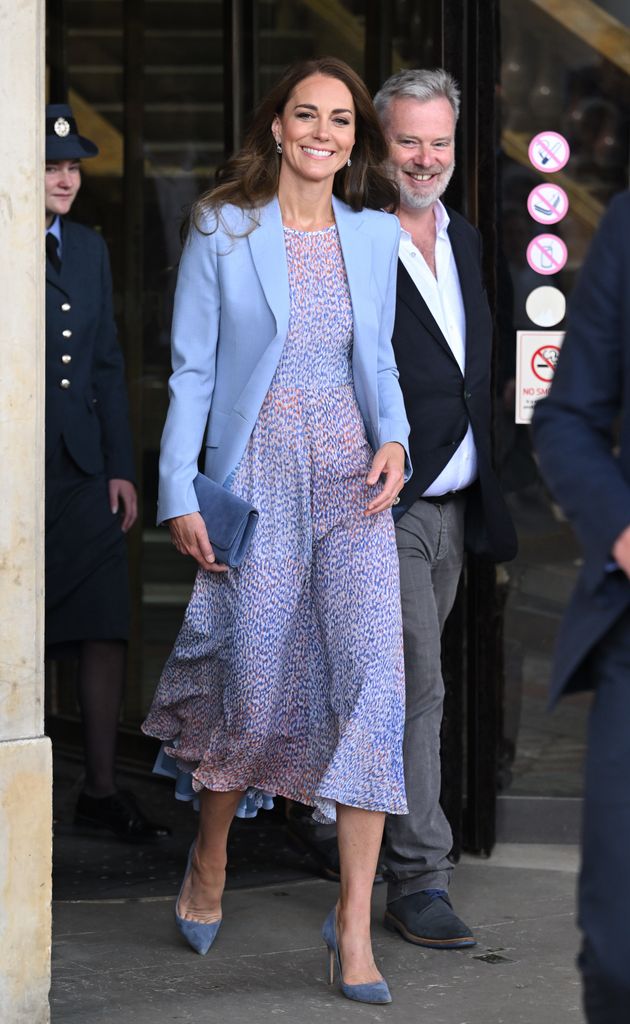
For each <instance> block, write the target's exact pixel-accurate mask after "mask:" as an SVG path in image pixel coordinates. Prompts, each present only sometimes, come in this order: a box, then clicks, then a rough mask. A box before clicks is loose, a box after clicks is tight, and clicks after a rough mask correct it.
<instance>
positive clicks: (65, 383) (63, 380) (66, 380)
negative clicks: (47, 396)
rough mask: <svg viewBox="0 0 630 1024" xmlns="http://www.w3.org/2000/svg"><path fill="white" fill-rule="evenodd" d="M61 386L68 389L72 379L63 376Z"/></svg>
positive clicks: (65, 389)
mask: <svg viewBox="0 0 630 1024" xmlns="http://www.w3.org/2000/svg"><path fill="white" fill-rule="evenodd" d="M59 387H60V388H63V389H64V391H67V389H68V388H69V387H70V381H69V380H68V378H67V377H63V378H62V379H61V380H60V381H59Z"/></svg>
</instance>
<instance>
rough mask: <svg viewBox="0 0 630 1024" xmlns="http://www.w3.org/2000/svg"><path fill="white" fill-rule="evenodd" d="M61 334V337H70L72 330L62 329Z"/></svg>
mask: <svg viewBox="0 0 630 1024" xmlns="http://www.w3.org/2000/svg"><path fill="white" fill-rule="evenodd" d="M61 336H62V338H71V337H72V331H62V332H61Z"/></svg>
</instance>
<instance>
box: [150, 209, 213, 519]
mask: <svg viewBox="0 0 630 1024" xmlns="http://www.w3.org/2000/svg"><path fill="white" fill-rule="evenodd" d="M220 313H221V300H220V285H219V275H218V259H217V231H214V232H213V233H211V234H204V233H202V232H201V231H199V230H198V229H197V228H195V227H194V226H193V225H191V228H190V233H189V235H188V238H187V240H186V245H185V247H184V251H183V253H182V258H181V262H180V266H179V273H178V275H177V287H176V289H175V304H174V309H173V326H172V335H171V359H172V366H173V372H172V374H171V377H170V379H169V407H168V415H167V417H166V424H165V426H164V432H163V434H162V443H161V446H160V487H159V499H158V523H162V522H164V521H165V520H166V519H171V518H173V517H174V516H180V515H186V514H188V513H190V512H197V511H198V510H199V502H198V501H197V498H196V496H195V491H194V487H193V480H194V479H195V476H196V475H197V460H198V458H199V452H200V451H201V447H202V444H203V439H204V433H205V429H206V424H207V421H208V414H209V412H210V403H211V401H212V394H213V391H214V382H215V367H216V353H217V342H218V335H219V317H220Z"/></svg>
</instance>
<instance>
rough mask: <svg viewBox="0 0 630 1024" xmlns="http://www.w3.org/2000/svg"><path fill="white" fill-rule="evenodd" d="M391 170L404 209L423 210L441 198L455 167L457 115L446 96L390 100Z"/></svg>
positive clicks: (388, 112)
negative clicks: (424, 100)
mask: <svg viewBox="0 0 630 1024" xmlns="http://www.w3.org/2000/svg"><path fill="white" fill-rule="evenodd" d="M383 127H384V129H385V135H386V137H387V141H388V143H389V161H388V169H389V172H390V175H391V177H392V178H393V179H394V180H395V181H396V182H397V184H398V186H399V188H400V206H401V209H404V208H405V207H407V208H408V209H411V210H424V209H427V208H428V207H430V206H432V205H433V203H435V202H436V200H437V199H439V198H440V196H441V195H442V193H443V192H444V190H445V189H446V186H447V185H448V183H449V181H450V180H451V177H452V175H453V170H454V168H455V114H454V111H453V108H452V106H451V104H450V103H449V101H448V100H447V99H445V98H444V97H439V98H436V99H434V100H427V101H426V102H422V101H420V100H416V99H413V98H412V97H409V96H401V97H398V98H397V99H394V100H392V101H391V103H390V105H389V109H388V111H387V120H386V122H385V124H384V126H383Z"/></svg>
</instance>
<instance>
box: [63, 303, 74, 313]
mask: <svg viewBox="0 0 630 1024" xmlns="http://www.w3.org/2000/svg"><path fill="white" fill-rule="evenodd" d="M71 309H72V306H71V305H70V303H69V302H62V303H61V312H62V313H69V312H70V310H71Z"/></svg>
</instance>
